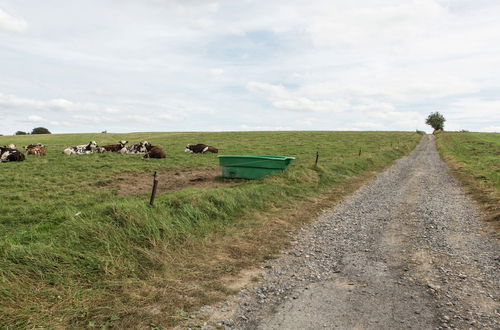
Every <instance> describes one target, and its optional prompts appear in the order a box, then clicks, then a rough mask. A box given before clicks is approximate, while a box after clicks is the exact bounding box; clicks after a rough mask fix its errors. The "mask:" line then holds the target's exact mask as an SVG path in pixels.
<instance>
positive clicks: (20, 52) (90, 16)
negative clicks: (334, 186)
mask: <svg viewBox="0 0 500 330" xmlns="http://www.w3.org/2000/svg"><path fill="white" fill-rule="evenodd" d="M433 111H440V112H441V113H443V114H444V115H445V117H446V119H447V122H446V123H445V128H446V129H448V130H459V129H467V130H471V131H496V132H499V131H500V1H498V0H446V1H445V0H415V1H410V0H349V1H348V0H327V1H322V0H314V1H311V0H307V1H306V0H303V1H295V0H283V1H281V0H272V1H262V0H261V1H257V0H255V1H253V0H240V1H238V0H227V1H208V0H207V1H203V0H179V1H175V0H163V1H160V0H95V1H94V0H72V1H67V0H64V1H63V0H59V1H57V0H44V1H36V0H15V1H14V0H7V1H3V0H0V134H13V133H14V132H15V131H17V130H27V131H29V130H31V129H32V128H33V127H36V126H43V127H47V128H49V130H51V131H52V132H55V133H64V132H100V131H103V130H107V131H108V132H131V131H227V130H415V129H421V130H427V131H430V130H429V129H428V127H427V126H426V125H425V123H424V121H425V118H426V116H427V115H428V114H429V113H430V112H433Z"/></svg>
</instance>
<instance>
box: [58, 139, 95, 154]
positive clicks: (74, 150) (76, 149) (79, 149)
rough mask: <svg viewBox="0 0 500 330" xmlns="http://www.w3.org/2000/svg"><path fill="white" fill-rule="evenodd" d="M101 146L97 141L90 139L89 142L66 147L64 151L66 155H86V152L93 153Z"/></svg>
mask: <svg viewBox="0 0 500 330" xmlns="http://www.w3.org/2000/svg"><path fill="white" fill-rule="evenodd" d="M98 147H99V146H98V145H97V142H95V141H90V142H89V143H88V144H81V145H78V146H73V147H67V148H66V149H64V151H63V152H64V153H65V154H66V155H85V154H91V153H93V152H94V150H95V149H97V148H98Z"/></svg>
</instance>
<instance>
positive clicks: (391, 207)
mask: <svg viewBox="0 0 500 330" xmlns="http://www.w3.org/2000/svg"><path fill="white" fill-rule="evenodd" d="M480 218H481V215H480V214H479V213H478V211H477V209H476V208H475V207H474V204H473V202H472V201H471V200H470V199H469V198H468V197H467V196H465V195H464V193H463V191H462V189H461V188H460V187H459V185H458V184H457V182H456V181H455V180H454V179H453V178H452V177H451V176H450V174H449V172H448V169H447V167H446V165H445V164H444V163H443V162H442V160H441V159H440V157H439V155H438V153H437V150H436V147H435V141H434V137H433V136H425V137H424V138H423V139H422V141H421V143H420V144H419V145H418V146H417V148H416V149H415V150H414V151H413V152H412V153H411V154H410V155H409V156H407V157H405V158H402V159H400V160H398V161H396V163H395V164H394V165H393V166H391V167H390V168H389V169H388V170H387V171H385V172H383V173H381V174H379V175H378V176H377V178H376V179H375V180H374V181H373V182H372V183H371V184H369V185H366V186H365V187H363V188H361V189H360V190H358V191H357V192H356V193H355V194H354V195H353V196H351V197H349V198H347V199H346V200H345V201H343V202H342V203H340V204H339V205H337V206H336V207H335V208H333V209H331V210H328V211H326V212H324V214H323V215H322V216H321V217H320V218H319V219H318V221H316V222H315V223H313V224H311V225H309V226H308V227H306V228H303V229H302V230H301V231H300V232H299V234H298V235H296V236H295V237H294V239H295V242H294V245H293V247H292V248H291V249H290V250H288V251H286V252H285V253H284V254H283V255H282V256H281V257H280V258H278V259H276V260H273V261H270V262H269V263H268V264H266V266H264V268H265V269H266V272H265V274H264V275H263V279H262V281H261V282H260V283H259V284H257V285H255V286H253V287H251V288H248V289H245V290H242V291H241V292H240V293H239V294H238V295H237V296H236V297H235V298H234V299H231V300H229V301H227V302H224V303H221V304H219V305H217V306H212V307H210V306H207V307H205V308H203V309H202V311H201V313H200V316H201V317H202V318H203V317H206V318H208V321H207V322H206V323H205V325H204V326H203V328H206V329H210V328H226V329H335V328H338V329H446V328H460V329H468V328H491V329H495V328H497V329H498V328H499V326H500V324H499V323H500V321H499V311H500V305H499V287H500V281H499V276H498V275H499V271H498V270H499V267H498V266H499V261H500V260H499V255H500V254H499V252H500V250H499V245H498V241H497V240H496V239H495V238H494V237H491V236H488V235H487V234H486V231H485V230H484V226H486V224H484V223H482V222H480Z"/></svg>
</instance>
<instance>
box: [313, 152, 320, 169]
mask: <svg viewBox="0 0 500 330" xmlns="http://www.w3.org/2000/svg"><path fill="white" fill-rule="evenodd" d="M318 159H319V151H316V161H315V162H314V166H318Z"/></svg>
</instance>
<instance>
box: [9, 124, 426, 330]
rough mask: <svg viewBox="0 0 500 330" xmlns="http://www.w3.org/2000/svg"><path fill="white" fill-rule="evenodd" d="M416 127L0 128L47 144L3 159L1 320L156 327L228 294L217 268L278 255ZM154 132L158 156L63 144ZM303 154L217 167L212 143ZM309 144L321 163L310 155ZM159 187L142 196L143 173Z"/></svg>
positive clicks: (18, 140) (405, 148)
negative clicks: (260, 169) (76, 152)
mask: <svg viewBox="0 0 500 330" xmlns="http://www.w3.org/2000/svg"><path fill="white" fill-rule="evenodd" d="M420 137H421V136H420V135H418V134H416V133H410V132H226V133H133V134H65V135H36V136H35V135H33V136H14V137H8V136H2V137H0V145H3V144H8V143H14V144H16V145H17V146H18V147H21V146H23V145H26V144H29V143H43V144H45V145H47V146H48V155H47V156H45V157H35V156H28V157H27V160H26V161H24V162H20V163H14V162H12V163H1V164H0V178H1V179H0V200H1V201H2V202H1V203H0V238H1V239H0V297H1V299H0V328H9V327H11V328H17V327H21V328H25V327H26V328H27V327H29V328H31V327H36V326H44V327H49V328H54V327H89V328H94V327H97V328H102V327H104V328H106V327H117V328H126V327H139V326H140V327H148V326H149V327H155V326H162V327H164V326H171V325H172V324H176V323H178V322H180V321H182V320H183V319H184V318H185V317H186V315H188V314H186V313H189V311H191V310H193V309H195V308H197V307H199V306H201V305H202V304H206V303H211V302H213V301H216V300H218V299H222V298H224V297H225V296H226V295H227V294H228V293H231V289H230V288H228V287H227V286H226V285H225V282H224V278H226V277H227V276H232V275H236V274H238V272H239V270H241V269H243V268H245V267H248V266H249V265H252V264H255V263H258V262H259V261H262V260H265V259H266V258H272V257H273V256H274V254H275V253H277V251H279V249H280V248H281V247H283V244H284V243H285V242H286V239H287V235H288V233H289V232H290V231H293V230H294V228H297V226H300V224H301V223H302V222H304V221H307V220H309V219H311V217H312V215H313V214H314V212H316V211H318V209H319V208H320V207H325V206H329V205H331V203H333V201H334V200H335V199H336V198H338V197H339V196H342V195H344V194H346V193H348V192H349V191H351V190H352V189H353V187H355V186H356V185H355V184H356V182H358V183H359V182H361V179H360V178H367V177H369V175H370V174H371V173H373V171H375V170H380V169H381V168H383V167H384V166H386V165H388V164H390V163H391V162H392V161H394V160H395V159H397V158H399V157H401V156H403V155H405V154H407V153H408V152H409V151H411V150H412V149H413V148H414V146H415V145H416V144H417V143H418V141H419V140H420ZM122 139H125V140H128V141H129V142H130V143H137V142H138V141H140V140H148V141H150V142H152V143H153V144H154V145H160V146H162V147H163V148H164V150H165V151H166V153H167V155H168V156H167V158H166V159H142V156H141V155H120V154H111V153H107V154H91V155H82V156H66V155H64V154H62V150H63V149H64V148H65V147H67V146H71V145H76V144H84V143H87V142H88V141H90V140H96V141H97V142H98V143H99V144H101V145H104V144H109V143H116V142H117V141H118V140H122ZM188 143H206V144H210V145H213V146H216V147H218V148H219V150H220V151H219V152H220V154H261V155H262V154H267V155H269V154H271V155H273V154H274V155H286V156H294V157H296V158H297V160H296V162H295V163H294V164H293V165H292V166H291V167H289V169H287V170H286V171H285V172H284V173H282V174H279V175H275V176H271V177H267V178H264V179H261V180H255V181H244V180H224V179H221V178H217V175H218V162H217V158H216V155H214V154H206V155H194V154H186V153H184V146H185V145H186V144H188ZM316 151H318V152H319V166H318V167H314V166H313V164H314V160H315V157H316ZM153 171H158V173H159V179H160V189H159V193H158V196H157V199H156V203H155V205H154V206H153V207H151V206H149V205H148V198H149V195H148V193H149V189H150V187H151V182H152V177H151V173H152V172H153Z"/></svg>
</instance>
